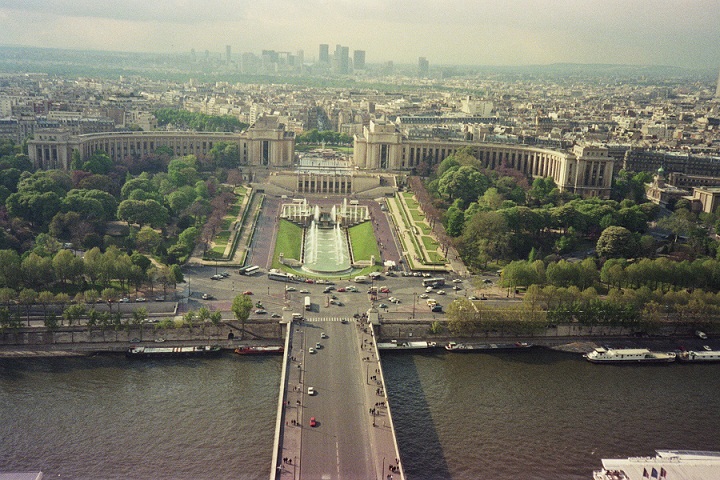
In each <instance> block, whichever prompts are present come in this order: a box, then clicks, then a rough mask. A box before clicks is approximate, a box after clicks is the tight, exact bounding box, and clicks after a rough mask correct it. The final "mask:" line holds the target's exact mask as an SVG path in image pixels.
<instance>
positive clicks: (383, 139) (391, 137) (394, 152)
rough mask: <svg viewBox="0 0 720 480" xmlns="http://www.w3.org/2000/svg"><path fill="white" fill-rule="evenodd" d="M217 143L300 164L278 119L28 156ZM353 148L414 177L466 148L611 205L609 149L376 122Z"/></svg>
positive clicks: (46, 147) (371, 162)
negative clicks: (420, 131)
mask: <svg viewBox="0 0 720 480" xmlns="http://www.w3.org/2000/svg"><path fill="white" fill-rule="evenodd" d="M218 142H234V143H237V145H238V151H239V153H240V164H241V165H248V166H267V167H280V168H283V167H284V168H288V167H291V166H292V164H293V161H294V156H295V137H294V134H293V133H292V132H287V131H286V130H285V126H284V125H283V124H282V123H279V122H278V120H277V118H276V117H265V118H262V119H260V120H258V122H256V124H254V125H253V126H252V127H250V128H249V129H248V130H247V131H245V132H243V133H239V134H236V133H197V132H154V131H151V132H106V133H91V134H87V135H70V134H69V133H68V132H64V131H58V130H53V131H50V130H47V131H40V132H37V133H36V135H35V138H34V139H33V140H29V141H28V154H29V157H30V160H31V161H32V162H33V165H35V167H36V168H40V169H56V168H57V169H64V170H69V169H70V164H71V159H72V152H73V151H74V150H77V151H78V152H79V153H80V156H81V158H83V159H84V158H87V157H89V156H90V155H92V154H93V153H95V152H96V151H98V150H101V151H103V152H106V153H107V154H108V155H109V156H110V157H111V158H112V159H113V161H120V160H122V159H123V158H125V157H127V156H135V157H137V158H139V157H142V156H143V155H146V154H150V153H154V152H155V150H156V149H157V148H158V147H161V146H164V147H169V148H171V149H172V151H173V152H174V153H175V155H177V156H183V155H191V154H194V155H204V154H207V153H208V152H209V151H210V150H211V149H212V148H213V146H214V145H215V144H217V143H218ZM354 146H355V153H354V161H355V165H356V166H357V168H359V169H362V170H369V171H375V172H399V171H408V170H411V169H413V168H414V167H417V166H418V165H419V164H421V163H423V162H426V161H430V163H432V164H436V163H440V162H441V161H442V160H443V159H445V158H446V157H448V156H450V155H453V154H455V153H456V152H457V151H458V150H460V149H461V148H465V147H471V148H472V149H473V150H474V152H475V155H476V157H477V158H478V159H479V160H480V161H481V162H482V163H483V165H484V166H485V167H486V168H490V169H494V168H497V167H499V166H501V165H502V166H505V167H506V168H513V169H515V170H518V171H520V172H522V173H523V174H525V175H527V176H529V177H552V178H553V180H554V181H555V184H556V185H557V186H558V187H559V188H560V189H561V190H562V191H568V192H572V193H577V194H579V195H582V196H584V197H592V196H598V197H602V198H608V197H609V195H610V186H611V181H612V177H613V167H614V160H613V158H612V157H610V156H608V151H607V149H606V148H605V147H600V146H591V145H576V146H575V147H574V148H573V150H572V152H569V151H560V150H551V149H546V148H537V147H531V146H523V145H507V144H496V143H485V142H474V141H470V142H465V141H457V140H455V141H453V140H435V139H422V140H416V139H409V138H407V137H406V136H404V135H403V134H401V133H400V132H399V131H398V130H397V128H396V126H395V124H393V123H384V122H376V121H371V122H370V125H369V126H368V127H365V128H364V131H363V135H362V136H358V135H356V136H355V145H354ZM298 175H302V174H301V173H298ZM331 175H332V174H331ZM338 175H339V176H341V177H343V178H338V179H335V180H337V182H335V181H333V182H334V183H333V185H335V183H337V184H338V185H340V186H341V187H342V188H340V190H341V191H342V193H345V194H347V193H351V192H352V191H353V190H355V189H354V188H353V187H354V185H353V182H352V177H353V174H352V173H338ZM311 176H312V175H311ZM303 178H304V177H303ZM327 181H328V180H327V179H325V180H324V182H327ZM298 182H299V180H298ZM323 184H324V183H323V182H311V181H308V182H305V181H303V187H304V188H300V187H295V188H293V189H294V190H297V191H305V193H314V192H315V190H317V193H321V191H322V192H325V193H330V190H332V193H340V192H339V191H338V192H335V189H329V188H327V187H325V189H324V190H323V187H322V185H323ZM298 185H299V183H298ZM305 185H307V186H305ZM316 185H319V186H318V187H315V186H316ZM351 185H353V186H352V187H351Z"/></svg>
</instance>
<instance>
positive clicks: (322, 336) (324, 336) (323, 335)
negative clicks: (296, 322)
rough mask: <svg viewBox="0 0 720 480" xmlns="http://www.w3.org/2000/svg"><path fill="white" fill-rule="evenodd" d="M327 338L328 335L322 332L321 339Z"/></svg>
mask: <svg viewBox="0 0 720 480" xmlns="http://www.w3.org/2000/svg"><path fill="white" fill-rule="evenodd" d="M327 337H328V336H327V333H325V332H322V333H321V334H320V338H327Z"/></svg>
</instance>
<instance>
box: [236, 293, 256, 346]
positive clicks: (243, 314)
mask: <svg viewBox="0 0 720 480" xmlns="http://www.w3.org/2000/svg"><path fill="white" fill-rule="evenodd" d="M252 308H253V303H252V300H250V297H248V296H247V295H237V296H236V297H235V298H234V299H233V303H232V307H231V310H232V312H233V313H234V314H235V318H236V319H237V320H238V321H239V322H240V323H241V333H240V335H241V337H240V338H241V339H242V338H244V337H245V321H247V319H248V317H249V316H250V312H251V311H252Z"/></svg>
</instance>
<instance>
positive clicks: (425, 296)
mask: <svg viewBox="0 0 720 480" xmlns="http://www.w3.org/2000/svg"><path fill="white" fill-rule="evenodd" d="M420 298H430V295H428V294H427V293H421V294H420Z"/></svg>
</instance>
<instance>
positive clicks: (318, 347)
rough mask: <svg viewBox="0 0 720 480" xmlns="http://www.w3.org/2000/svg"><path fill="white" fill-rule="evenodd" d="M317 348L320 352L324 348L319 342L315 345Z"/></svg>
mask: <svg viewBox="0 0 720 480" xmlns="http://www.w3.org/2000/svg"><path fill="white" fill-rule="evenodd" d="M315 348H316V349H318V350H320V349H321V348H322V345H321V344H320V342H317V343H316V344H315Z"/></svg>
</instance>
